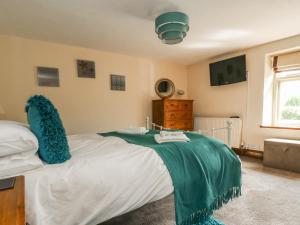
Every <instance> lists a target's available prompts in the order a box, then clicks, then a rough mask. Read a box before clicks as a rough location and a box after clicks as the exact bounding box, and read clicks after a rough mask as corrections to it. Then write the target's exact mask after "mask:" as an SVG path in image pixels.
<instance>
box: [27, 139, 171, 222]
mask: <svg viewBox="0 0 300 225" xmlns="http://www.w3.org/2000/svg"><path fill="white" fill-rule="evenodd" d="M68 139H69V145H70V148H71V154H72V158H71V159H70V160H68V161H67V162H65V163H63V164H57V165H46V166H45V167H44V168H41V169H38V170H34V171H31V172H30V173H27V174H26V175H25V177H26V220H27V222H29V223H30V225H53V224H64V225H74V224H78V225H79V224H82V225H83V224H84V225H85V224H98V223H100V222H103V221H106V220H108V219H110V218H112V217H115V216H118V215H122V214H124V213H126V212H129V211H131V210H134V209H136V208H139V207H141V206H143V205H145V204H147V203H149V202H152V201H156V200H159V199H161V198H164V197H166V196H167V195H169V194H171V193H172V192H173V185H172V180H171V178H170V175H169V173H168V171H167V168H166V166H165V165H164V163H163V161H162V160H161V158H160V157H159V156H158V155H157V153H156V152H155V151H154V150H152V149H150V148H146V147H141V146H137V145H133V144H128V143H127V142H125V141H124V140H122V139H120V138H116V137H101V136H99V135H95V134H93V135H73V136H69V138H68Z"/></svg>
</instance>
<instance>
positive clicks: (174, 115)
mask: <svg viewBox="0 0 300 225" xmlns="http://www.w3.org/2000/svg"><path fill="white" fill-rule="evenodd" d="M191 119H193V112H192V111H167V112H166V113H165V120H191Z"/></svg>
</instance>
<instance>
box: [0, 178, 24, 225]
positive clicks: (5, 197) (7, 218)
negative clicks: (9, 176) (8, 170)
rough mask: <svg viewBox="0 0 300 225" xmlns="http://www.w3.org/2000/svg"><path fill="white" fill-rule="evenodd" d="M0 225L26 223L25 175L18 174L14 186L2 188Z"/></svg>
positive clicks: (21, 224) (22, 224)
mask: <svg viewBox="0 0 300 225" xmlns="http://www.w3.org/2000/svg"><path fill="white" fill-rule="evenodd" d="M0 225H25V183H24V176H18V177H17V178H16V181H15V186H14V188H11V189H6V190H0Z"/></svg>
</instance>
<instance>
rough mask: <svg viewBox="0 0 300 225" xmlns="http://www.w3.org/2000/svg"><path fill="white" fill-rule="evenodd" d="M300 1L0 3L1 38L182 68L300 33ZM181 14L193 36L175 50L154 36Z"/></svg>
mask: <svg viewBox="0 0 300 225" xmlns="http://www.w3.org/2000/svg"><path fill="white" fill-rule="evenodd" d="M299 9H300V0H0V34H7V35H16V36H23V37H27V38H32V39H39V40H45V41H51V42H58V43H65V44H71V45H78V46H83V47H88V48H94V49H99V50H104V51H112V52H117V53H124V54H129V55H134V56H143V57H150V58H156V59H168V60H172V61H175V62H177V63H182V64H186V65H187V64H192V63H194V62H197V61H200V60H203V59H206V58H210V57H213V56H216V55H220V54H223V53H226V52H231V51H234V50H238V49H242V48H248V47H251V46H255V45H259V44H262V43H266V42H270V41H274V40H278V39H282V38H285V37H289V36H293V35H297V34H299V33H300V13H299ZM174 10H179V11H183V12H185V13H187V14H188V15H189V17H190V31H189V32H188V35H187V37H186V38H185V40H184V41H183V42H182V43H180V44H177V45H173V46H168V45H165V44H162V43H161V42H160V40H159V39H158V38H157V37H156V34H155V31H154V19H155V17H156V16H158V15H159V14H160V13H163V12H166V11H174Z"/></svg>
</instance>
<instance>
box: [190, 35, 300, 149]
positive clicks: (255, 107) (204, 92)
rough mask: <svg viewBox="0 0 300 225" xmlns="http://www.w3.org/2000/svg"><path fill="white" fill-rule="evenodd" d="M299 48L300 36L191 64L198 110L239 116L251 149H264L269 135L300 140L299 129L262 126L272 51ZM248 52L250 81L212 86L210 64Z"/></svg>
mask: <svg viewBox="0 0 300 225" xmlns="http://www.w3.org/2000/svg"><path fill="white" fill-rule="evenodd" d="M298 47H300V35H299V36H295V37H291V38H288V39H284V40H280V41H276V42H272V43H268V44H265V45H261V46H257V47H255V48H251V49H247V50H245V51H239V52H234V53H232V54H227V55H223V56H221V57H217V58H214V59H211V60H208V61H202V62H199V63H196V64H194V65H191V66H189V67H188V92H189V97H190V98H191V99H197V100H198V101H197V102H195V113H196V114H199V115H202V116H221V117H226V116H231V115H239V116H241V117H242V119H243V141H244V142H245V144H246V146H247V147H248V148H250V149H260V150H262V149H263V141H264V139H266V138H270V137H279V138H292V139H300V131H291V130H274V129H266V128H260V127H259V126H260V125H261V124H262V120H263V100H264V81H265V77H268V75H269V74H266V73H267V71H270V70H268V68H267V66H269V63H268V62H269V61H267V59H268V56H269V55H270V54H274V53H276V52H279V51H284V50H287V49H294V48H298ZM242 54H246V61H247V62H246V63H247V70H248V81H247V82H242V83H238V84H231V85H225V86H220V87H211V86H210V82H209V63H210V62H213V61H218V60H221V59H225V58H229V57H233V56H237V55H242ZM299 88H300V87H299Z"/></svg>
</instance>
